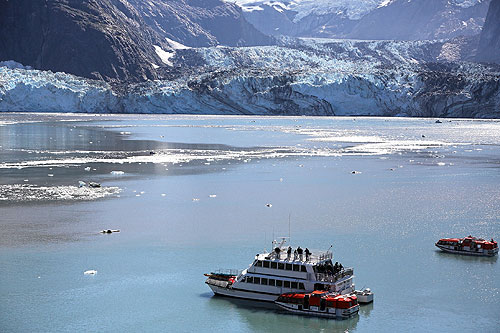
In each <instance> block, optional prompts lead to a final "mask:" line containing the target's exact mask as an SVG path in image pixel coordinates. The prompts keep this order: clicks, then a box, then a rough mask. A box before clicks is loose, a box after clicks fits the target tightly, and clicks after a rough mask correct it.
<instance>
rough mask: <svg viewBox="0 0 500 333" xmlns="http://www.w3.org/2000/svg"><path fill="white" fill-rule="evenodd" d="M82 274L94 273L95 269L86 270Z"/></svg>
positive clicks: (95, 272)
mask: <svg viewBox="0 0 500 333" xmlns="http://www.w3.org/2000/svg"><path fill="white" fill-rule="evenodd" d="M83 274H84V275H96V274H97V271H96V270H95V269H89V270H88V271H85V272H83Z"/></svg>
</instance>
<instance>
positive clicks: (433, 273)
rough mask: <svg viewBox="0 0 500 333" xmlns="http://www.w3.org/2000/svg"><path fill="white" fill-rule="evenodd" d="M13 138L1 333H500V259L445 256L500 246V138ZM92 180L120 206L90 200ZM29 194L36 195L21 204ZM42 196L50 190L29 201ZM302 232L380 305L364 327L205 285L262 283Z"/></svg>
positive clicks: (278, 127) (313, 127)
mask: <svg viewBox="0 0 500 333" xmlns="http://www.w3.org/2000/svg"><path fill="white" fill-rule="evenodd" d="M0 124H3V126H0V146H1V148H0V186H1V187H0V193H1V195H0V199H2V200H0V212H1V214H0V230H1V232H0V271H1V274H0V331H5V332H60V331H106V332H121V331H162V332H163V331H172V332H192V331H242V332H247V331H248V332H250V331H262V332H268V331H275V332H281V331H298V332H300V331H338V332H344V331H346V330H348V331H357V332H367V331H369V332H379V331H384V332H385V331H437V330H438V331H457V330H460V331H488V332H491V331H496V330H498V327H500V319H499V318H500V317H499V316H498V313H499V311H500V303H499V302H498V299H499V296H500V280H499V277H500V268H499V265H500V264H499V263H498V261H497V258H474V257H466V256H456V255H450V254H445V253H441V252H438V251H436V248H435V247H434V242H435V241H436V240H438V239H439V238H441V237H445V236H465V235H468V234H473V235H476V236H482V237H488V238H490V237H493V238H495V239H498V238H499V236H500V205H498V202H499V199H500V187H499V184H500V173H499V166H500V147H499V145H500V122H496V121H459V120H454V121H452V122H444V123H443V124H435V123H434V121H433V120H425V119H384V118H307V117H298V118H263V117H189V116H111V115H110V116H100V117H99V116H81V115H57V114H52V115H50V114H49V115H35V114H32V115H27V114H5V115H1V116H0ZM150 152H155V154H150ZM249 152H250V155H249ZM200 156H203V158H200ZM169 159H171V161H174V162H175V163H174V162H169V161H168V160H169ZM120 162H124V163H120ZM85 167H90V171H85ZM94 169H95V170H94ZM113 170H115V171H116V170H119V171H123V172H124V174H123V175H121V176H116V175H112V174H111V173H110V172H111V171H113ZM352 171H357V172H358V173H356V174H352ZM49 174H51V175H53V176H48V175H49ZM26 180H27V181H26ZM78 180H83V181H86V182H88V181H97V182H100V183H102V185H103V186H104V187H105V188H108V187H118V188H119V189H120V192H119V193H115V192H113V193H111V194H109V195H108V196H104V197H100V198H95V199H93V198H88V197H86V198H85V200H83V199H81V198H78V196H77V195H76V194H75V192H74V191H76V190H74V187H75V186H78ZM18 184H23V185H27V186H32V187H30V188H21V190H19V191H21V192H20V193H21V195H17V196H16V195H15V191H17V190H14V189H15V188H16V187H15V186H16V185H18ZM37 187H45V188H47V190H46V191H43V192H40V193H38V194H37V195H38V197H36V196H35V197H34V198H31V199H30V200H27V199H26V197H27V195H26V194H27V193H28V191H29V189H31V190H32V189H33V188H37ZM23 191H24V192H23ZM29 193H31V192H29ZM68 193H69V194H68ZM162 194H163V195H162ZM210 195H216V197H210ZM14 198H15V199H14ZM88 199H93V200H88ZM267 203H271V204H272V207H271V208H268V207H266V204H267ZM289 216H290V217H291V238H292V244H293V245H294V246H298V245H300V246H302V247H305V246H307V247H308V248H309V249H312V250H313V252H314V251H315V250H316V251H317V250H326V249H327V248H328V247H329V246H330V245H331V244H333V252H334V257H335V260H336V261H337V260H338V261H341V262H342V263H343V264H344V266H353V267H354V272H355V275H356V277H355V283H356V285H357V286H358V287H364V286H366V287H370V288H371V289H372V290H373V291H374V292H375V302H374V303H373V304H371V305H367V306H362V307H361V310H360V314H359V316H358V317H356V318H353V319H350V320H344V321H332V320H325V319H318V318H306V317H300V316H295V315H289V314H285V313H282V312H280V311H278V310H277V309H275V308H274V307H272V306H270V305H267V304H265V303H259V302H250V301H236V300H232V299H227V298H221V297H214V296H213V294H212V293H211V291H210V289H209V288H208V287H207V286H206V285H205V284H204V280H205V278H204V276H203V273H206V272H209V271H212V270H214V269H218V268H241V269H243V268H246V267H247V266H248V264H250V262H251V260H252V259H253V257H254V255H255V254H256V253H257V252H259V251H261V250H263V249H264V248H267V249H268V250H269V248H270V242H271V240H272V238H273V235H274V236H287V235H288V218H289ZM107 228H113V229H115V228H116V229H120V230H121V232H120V233H117V234H111V235H102V234H100V233H99V230H102V229H107ZM90 269H95V270H97V274H96V275H95V276H88V275H84V274H83V272H84V271H86V270H90Z"/></svg>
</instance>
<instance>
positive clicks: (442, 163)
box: [437, 162, 446, 166]
mask: <svg viewBox="0 0 500 333" xmlns="http://www.w3.org/2000/svg"><path fill="white" fill-rule="evenodd" d="M437 165H439V166H443V165H446V163H444V162H439V163H438V164H437Z"/></svg>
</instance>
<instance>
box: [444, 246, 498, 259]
mask: <svg viewBox="0 0 500 333" xmlns="http://www.w3.org/2000/svg"><path fill="white" fill-rule="evenodd" d="M435 245H436V247H437V248H439V249H440V250H441V251H443V252H447V253H454V254H464V255H469V256H476V257H493V256H495V255H496V254H498V248H497V249H494V250H488V251H487V252H476V251H470V250H455V249H451V248H448V247H446V246H442V245H439V244H435Z"/></svg>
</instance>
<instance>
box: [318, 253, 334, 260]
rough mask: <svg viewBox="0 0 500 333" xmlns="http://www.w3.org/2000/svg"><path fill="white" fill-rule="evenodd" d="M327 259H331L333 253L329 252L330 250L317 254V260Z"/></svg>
mask: <svg viewBox="0 0 500 333" xmlns="http://www.w3.org/2000/svg"><path fill="white" fill-rule="evenodd" d="M328 259H333V253H332V252H330V251H327V252H325V253H321V254H320V255H319V256H318V260H319V261H323V260H328Z"/></svg>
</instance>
